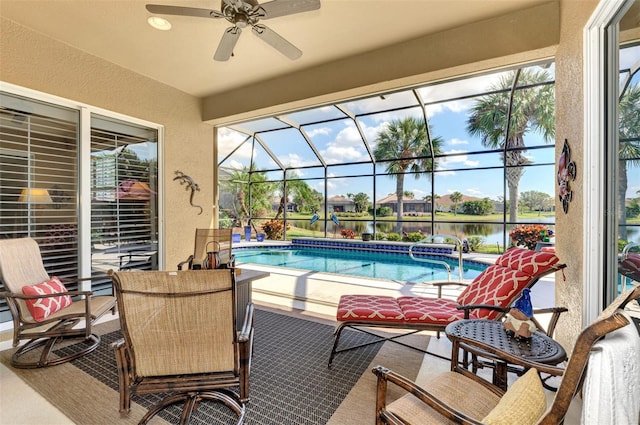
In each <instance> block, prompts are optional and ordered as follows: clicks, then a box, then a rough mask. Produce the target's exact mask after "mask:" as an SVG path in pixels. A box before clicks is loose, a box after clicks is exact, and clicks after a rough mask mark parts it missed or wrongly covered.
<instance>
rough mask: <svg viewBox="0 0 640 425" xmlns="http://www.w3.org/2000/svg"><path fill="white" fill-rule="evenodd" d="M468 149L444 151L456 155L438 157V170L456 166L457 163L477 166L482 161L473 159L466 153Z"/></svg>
mask: <svg viewBox="0 0 640 425" xmlns="http://www.w3.org/2000/svg"><path fill="white" fill-rule="evenodd" d="M465 152H466V151H464V150H458V149H451V150H449V151H446V152H444V153H445V154H447V155H454V156H446V157H443V158H439V159H438V170H446V169H448V168H455V164H462V165H463V166H466V167H477V166H478V165H479V164H480V161H472V160H470V159H469V156H468V155H464V153H465Z"/></svg>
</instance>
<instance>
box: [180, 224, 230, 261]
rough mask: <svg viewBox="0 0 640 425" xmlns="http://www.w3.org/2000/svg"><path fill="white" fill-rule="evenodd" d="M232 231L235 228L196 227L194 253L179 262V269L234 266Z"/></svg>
mask: <svg viewBox="0 0 640 425" xmlns="http://www.w3.org/2000/svg"><path fill="white" fill-rule="evenodd" d="M232 231H233V229H196V235H195V243H194V248H193V254H192V255H190V256H189V257H188V258H187V259H186V260H184V261H182V262H180V263H179V264H178V270H184V269H188V270H196V269H215V268H224V267H227V268H230V267H233V266H234V264H235V261H234V257H233V254H232V251H231V248H232V247H231V238H232V235H231V233H232ZM208 254H210V255H208ZM211 256H212V257H211ZM211 258H213V261H212V260H211ZM212 263H215V264H212Z"/></svg>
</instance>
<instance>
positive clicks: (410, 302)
mask: <svg viewBox="0 0 640 425" xmlns="http://www.w3.org/2000/svg"><path fill="white" fill-rule="evenodd" d="M398 304H399V305H400V308H401V309H402V312H403V313H404V317H405V320H406V321H407V322H409V323H432V324H439V325H444V326H446V325H447V324H449V323H451V322H455V321H456V320H460V319H464V311H462V310H458V309H457V308H456V307H457V305H458V304H457V303H456V302H455V301H454V300H450V299H447V298H426V297H400V298H398ZM471 318H475V316H473V315H472V316H471Z"/></svg>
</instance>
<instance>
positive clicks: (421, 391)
mask: <svg viewBox="0 0 640 425" xmlns="http://www.w3.org/2000/svg"><path fill="white" fill-rule="evenodd" d="M638 297H640V287H636V288H635V289H633V290H631V291H628V292H626V293H625V294H623V295H621V296H620V297H618V299H617V300H616V301H614V302H613V303H612V304H611V305H610V306H609V307H608V308H607V309H606V310H605V312H603V314H602V315H601V316H600V318H599V319H598V320H596V321H595V322H594V323H593V324H591V325H590V326H588V327H587V328H585V329H584V330H583V331H582V332H581V333H580V335H579V337H578V339H577V341H576V344H575V346H574V349H573V352H572V354H571V356H570V357H569V362H568V364H567V366H566V368H564V369H563V368H560V367H554V366H548V365H545V364H541V363H536V362H526V361H523V359H521V358H518V359H515V358H514V357H513V355H511V354H509V353H506V352H503V351H500V350H497V349H496V348H494V347H492V346H490V345H488V344H485V343H483V342H480V341H475V340H469V339H466V338H462V339H461V342H462V343H464V344H465V346H467V347H468V348H470V349H473V350H477V353H478V354H479V355H481V354H482V353H483V352H485V353H486V352H489V353H492V354H493V355H494V356H496V357H500V358H501V359H503V360H504V361H506V362H510V361H511V362H518V363H521V364H522V363H524V364H526V366H525V367H526V368H535V369H536V370H537V371H538V372H539V373H547V374H549V375H553V376H562V381H561V382H560V386H559V387H558V390H557V392H556V394H555V397H554V399H553V402H552V404H551V405H550V406H549V407H548V409H547V411H546V412H545V414H544V416H543V417H542V418H541V419H540V420H539V421H538V424H540V425H557V424H561V423H563V421H564V418H565V416H566V414H567V411H568V409H569V406H570V404H571V401H572V400H573V398H574V397H575V396H576V395H577V394H578V393H579V392H580V389H581V387H582V384H583V380H584V376H585V373H586V369H587V364H588V360H589V354H590V352H591V349H592V347H593V344H595V343H596V342H597V341H598V340H600V339H601V338H603V337H604V336H605V335H607V334H608V333H610V332H613V331H615V330H616V329H619V328H621V327H623V326H627V325H629V321H628V319H627V318H626V317H625V316H624V315H623V314H622V313H621V312H620V310H618V309H622V308H624V306H625V305H626V304H627V303H628V302H630V301H632V300H633V299H635V298H638ZM451 370H452V372H455V373H456V374H459V375H461V376H464V377H466V378H468V379H470V380H472V381H473V382H477V383H479V384H481V385H482V386H483V387H484V388H486V390H487V391H489V392H492V393H494V394H496V395H498V396H500V397H501V396H502V395H503V394H504V391H503V390H501V389H500V388H498V387H496V386H495V385H493V384H491V383H490V382H488V381H486V380H484V379H482V378H480V377H478V376H477V375H475V374H474V373H472V372H471V371H469V370H468V369H466V368H464V367H463V366H461V365H460V364H459V363H458V362H452V365H451ZM372 372H373V373H374V374H375V375H376V376H377V387H376V388H377V390H376V391H377V393H376V394H377V395H376V424H377V425H383V424H393V425H400V424H402V425H407V424H409V423H411V422H410V421H409V420H408V419H407V418H400V417H398V416H397V415H396V414H394V412H393V411H392V410H389V409H388V407H389V406H388V405H387V390H388V383H391V384H394V385H395V386H398V387H400V388H401V389H403V390H404V391H406V392H408V393H410V394H412V395H413V396H415V397H417V398H418V399H419V400H420V402H422V403H423V404H424V405H425V406H428V407H429V408H431V409H433V410H434V411H435V412H438V413H439V414H440V415H441V416H442V423H445V422H446V420H448V421H451V422H453V423H456V424H471V425H481V424H482V422H481V418H472V417H470V416H468V415H466V414H464V413H462V412H461V411H460V409H459V406H460V405H461V404H462V403H464V402H465V400H464V399H460V400H458V401H459V404H455V405H454V403H451V402H445V401H443V400H441V399H440V398H438V397H437V396H435V395H434V394H432V393H430V392H429V390H427V389H425V388H424V387H427V386H428V383H427V384H426V385H424V386H422V387H421V386H419V385H417V384H416V383H415V382H413V381H411V380H409V379H407V378H405V377H403V376H402V375H399V374H397V373H395V372H393V371H391V370H389V369H387V368H384V367H382V366H377V367H376V368H374V369H373V370H372ZM435 379H438V378H437V377H436V378H435ZM461 385H463V384H462V383H461ZM473 396H474V394H469V397H473ZM463 398H464V397H463ZM446 423H448V422H446Z"/></svg>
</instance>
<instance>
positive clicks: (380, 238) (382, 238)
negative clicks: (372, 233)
mask: <svg viewBox="0 0 640 425" xmlns="http://www.w3.org/2000/svg"><path fill="white" fill-rule="evenodd" d="M376 240H377V241H386V240H387V235H385V234H384V233H382V232H377V233H376Z"/></svg>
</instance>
